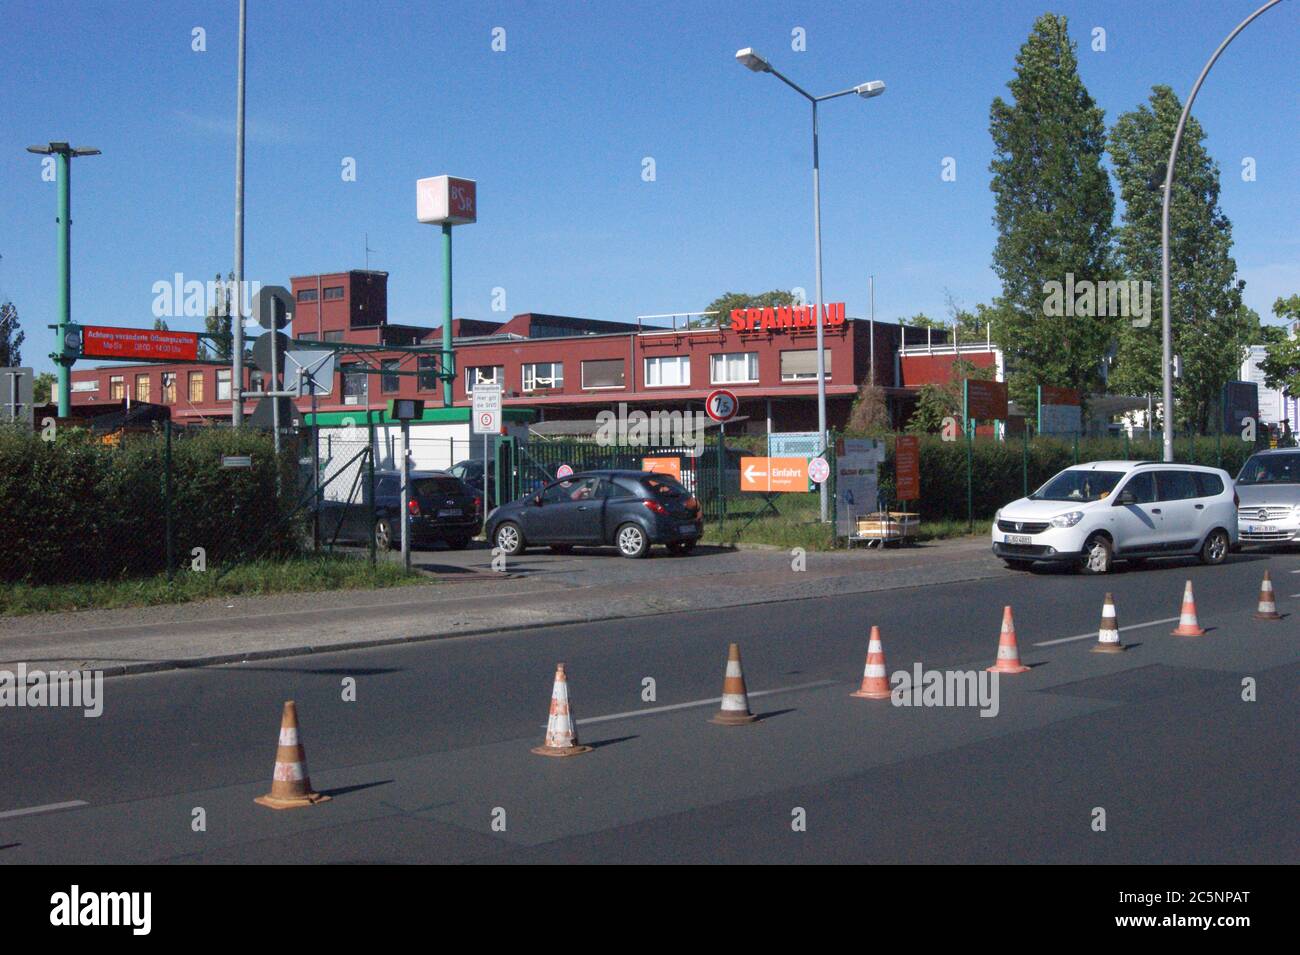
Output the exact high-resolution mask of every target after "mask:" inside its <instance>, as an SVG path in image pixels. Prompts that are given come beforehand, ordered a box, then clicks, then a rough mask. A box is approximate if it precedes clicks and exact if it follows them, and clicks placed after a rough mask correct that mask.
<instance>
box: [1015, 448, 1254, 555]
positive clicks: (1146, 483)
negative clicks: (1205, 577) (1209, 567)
mask: <svg viewBox="0 0 1300 955" xmlns="http://www.w3.org/2000/svg"><path fill="white" fill-rule="evenodd" d="M992 536H993V553H994V554H996V555H997V556H998V557H1001V558H1002V560H1003V561H1004V562H1005V563H1006V565H1007V566H1008V567H1011V568H1014V569H1017V570H1026V569H1028V568H1029V567H1030V566H1031V565H1033V564H1034V563H1036V562H1040V561H1044V562H1053V563H1058V562H1064V563H1071V564H1074V565H1075V566H1077V567H1078V568H1079V569H1080V570H1081V571H1083V572H1084V573H1090V574H1104V573H1107V572H1108V571H1110V570H1111V568H1112V566H1113V564H1114V561H1116V560H1125V561H1131V562H1140V561H1142V560H1145V559H1147V558H1149V557H1175V556H1186V555H1196V556H1198V557H1200V559H1201V560H1202V561H1203V562H1204V563H1206V564H1219V563H1222V562H1223V559H1224V558H1225V557H1226V556H1227V554H1228V551H1229V550H1232V549H1234V548H1235V547H1236V546H1237V541H1238V532H1237V497H1236V494H1234V492H1233V487H1232V478H1231V477H1229V476H1228V473H1227V472H1226V471H1221V470H1219V469H1218V468H1211V467H1203V466H1200V465H1194V464H1163V463H1157V462H1153V461H1093V462H1091V463H1088V464H1078V465H1075V466H1074V467H1070V468H1066V469H1065V470H1064V471H1061V472H1060V473H1059V474H1057V475H1056V476H1055V477H1053V478H1052V479H1051V480H1050V481H1048V482H1047V483H1046V484H1044V485H1043V486H1042V487H1040V488H1039V489H1038V490H1037V491H1035V492H1034V493H1033V494H1030V495H1029V496H1028V497H1022V498H1020V499H1019V500H1017V501H1012V502H1011V503H1010V504H1007V505H1006V506H1005V507H1003V508H1001V509H1000V510H999V511H998V512H997V514H996V515H995V517H994V519H993V529H992Z"/></svg>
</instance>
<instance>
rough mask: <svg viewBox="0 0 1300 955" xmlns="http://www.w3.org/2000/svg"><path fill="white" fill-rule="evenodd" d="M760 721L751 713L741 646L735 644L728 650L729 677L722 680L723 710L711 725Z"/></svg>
mask: <svg viewBox="0 0 1300 955" xmlns="http://www.w3.org/2000/svg"><path fill="white" fill-rule="evenodd" d="M756 719H758V717H756V716H755V715H754V714H753V713H751V712H749V693H748V692H747V691H746V690H745V674H744V673H743V672H741V669H740V645H739V644H737V643H733V644H732V645H731V646H730V647H729V648H728V649H727V675H726V676H725V677H724V678H723V680H722V708H721V709H720V710H718V712H717V713H716V714H715V715H714V717H713V719H711V720H710V721H709V722H710V723H720V724H721V725H723V726H741V725H743V724H745V723H752V722H754V720H756Z"/></svg>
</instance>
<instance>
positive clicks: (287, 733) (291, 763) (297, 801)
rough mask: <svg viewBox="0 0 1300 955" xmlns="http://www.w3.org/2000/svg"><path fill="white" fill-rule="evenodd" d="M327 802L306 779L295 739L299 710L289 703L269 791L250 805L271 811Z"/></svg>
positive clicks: (303, 760)
mask: <svg viewBox="0 0 1300 955" xmlns="http://www.w3.org/2000/svg"><path fill="white" fill-rule="evenodd" d="M329 798H330V797H329V796H322V795H321V794H320V793H318V792H312V788H311V779H310V778H308V776H307V756H306V754H305V753H304V752H303V748H302V741H301V740H300V739H299V738H298V709H297V707H295V706H294V703H293V700H289V701H288V702H286V703H285V704H284V715H282V716H281V717H280V748H279V749H278V750H276V752H275V772H274V773H272V775H271V791H270V792H269V793H267V794H266V795H265V796H258V797H257V798H256V799H254V800H253V802H256V803H260V804H261V805H263V806H268V807H269V808H271V809H298V808H300V807H302V806H313V805H315V804H316V803H318V802H329Z"/></svg>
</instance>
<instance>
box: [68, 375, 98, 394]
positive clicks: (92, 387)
mask: <svg viewBox="0 0 1300 955" xmlns="http://www.w3.org/2000/svg"><path fill="white" fill-rule="evenodd" d="M72 390H73V391H98V390H99V380H98V379H96V378H89V379H87V380H85V381H74V382H73V383H72Z"/></svg>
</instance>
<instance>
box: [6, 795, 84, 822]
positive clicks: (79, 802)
mask: <svg viewBox="0 0 1300 955" xmlns="http://www.w3.org/2000/svg"><path fill="white" fill-rule="evenodd" d="M89 805H90V803H88V802H86V801H85V800H83V799H74V800H72V801H71V802H52V803H49V804H48V805H45V806H28V807H27V808H26V809H10V810H9V811H8V812H0V819H12V818H14V817H15V816H34V815H36V814H37V813H41V812H58V811H59V810H60V809H75V808H76V807H77V806H89Z"/></svg>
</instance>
